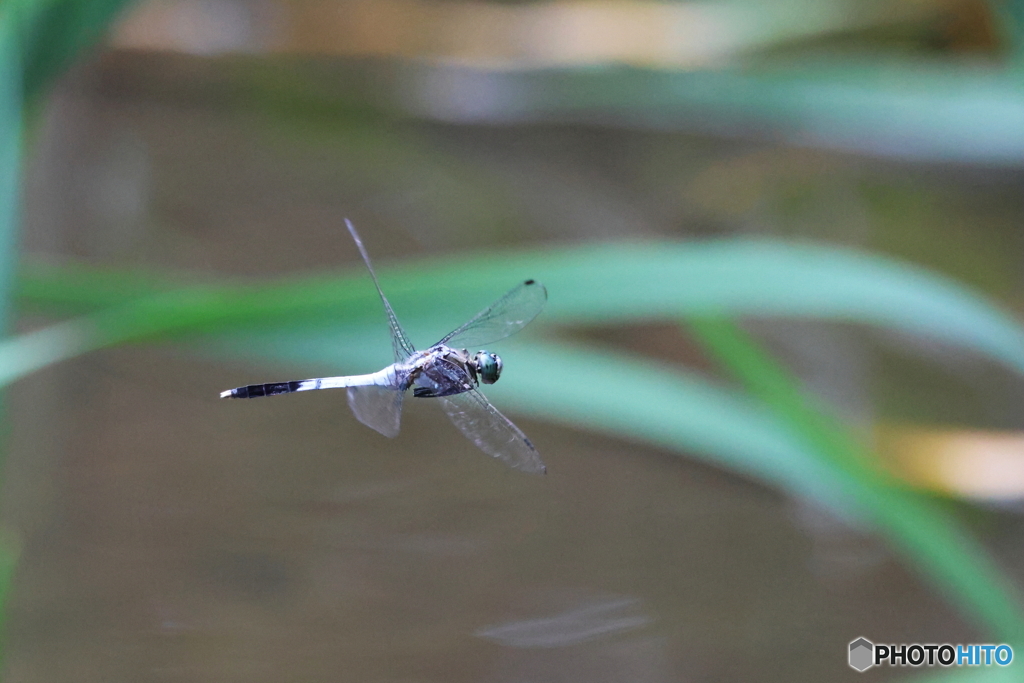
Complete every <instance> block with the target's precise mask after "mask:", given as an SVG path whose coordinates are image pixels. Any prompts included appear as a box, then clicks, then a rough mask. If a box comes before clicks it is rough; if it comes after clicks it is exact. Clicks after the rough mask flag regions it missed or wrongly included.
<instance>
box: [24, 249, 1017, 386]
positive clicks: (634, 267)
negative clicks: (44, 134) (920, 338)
mask: <svg viewBox="0 0 1024 683" xmlns="http://www.w3.org/2000/svg"><path fill="white" fill-rule="evenodd" d="M348 273H349V275H347V276H344V277H330V276H317V277H310V278H303V279H291V280H288V281H283V282H280V283H275V284H270V285H254V286H251V287H244V286H217V285H209V286H195V287H190V288H187V289H182V290H176V293H175V292H169V293H168V294H167V298H166V299H164V300H163V302H162V303H161V304H159V306H157V305H156V304H154V305H153V308H152V315H154V316H155V317H156V318H159V317H160V316H164V315H166V316H170V317H172V318H175V319H178V318H177V316H179V315H180V316H197V315H199V314H200V313H201V314H202V320H201V321H200V320H198V319H195V318H189V319H188V320H186V319H185V318H182V319H181V327H182V328H186V327H187V328H188V329H190V330H193V331H199V332H212V331H217V330H218V329H220V330H223V329H227V328H231V327H242V326H245V325H252V324H259V325H267V324H273V323H275V322H278V323H283V322H291V321H296V320H303V319H304V320H312V321H316V320H329V321H344V322H346V323H350V324H367V325H369V324H373V325H378V324H379V323H380V316H381V313H380V311H379V310H378V308H377V303H376V302H375V301H374V296H375V295H374V293H373V289H372V287H370V286H369V285H368V281H367V279H366V276H365V274H364V272H363V271H362V269H361V268H360V269H351V270H349V271H348ZM381 276H382V282H383V285H384V288H385V290H386V291H387V292H388V297H389V298H390V299H391V301H392V303H393V304H394V307H395V310H396V311H397V312H398V315H399V316H400V317H401V318H402V321H403V323H404V324H405V325H406V326H407V327H408V328H410V331H412V330H413V329H416V330H422V331H423V333H424V334H427V335H428V336H427V337H426V338H418V337H417V341H419V342H420V343H423V342H424V341H426V342H428V343H429V342H432V341H434V340H436V339H438V338H440V337H441V335H442V334H444V333H445V332H447V331H448V330H449V329H452V328H454V327H455V326H457V325H458V324H459V323H461V322H463V321H465V320H466V319H468V318H469V316H471V315H472V314H474V313H476V311H478V310H479V309H480V308H482V307H483V306H484V305H486V304H488V303H490V299H491V298H496V297H497V296H498V295H499V294H501V293H503V292H505V291H506V290H507V289H508V288H509V287H510V286H511V285H512V284H514V283H516V282H518V281H520V280H522V279H523V278H524V277H534V278H537V279H538V280H540V281H541V282H543V283H544V284H545V285H547V287H548V290H549V291H550V292H551V298H550V301H549V303H548V307H547V309H546V310H545V312H544V314H543V315H542V316H541V318H540V319H539V321H538V322H539V324H541V325H543V324H548V323H552V324H557V323H571V324H588V323H597V324H615V323H629V322H635V321H650V320H671V321H675V320H678V319H680V318H681V317H684V316H694V315H730V316H758V317H770V316H784V317H799V318H812V319H819V320H834V321H843V322H858V323H865V324H871V325H879V326H883V327H887V328H891V329H896V330H901V331H905V332H911V333H917V334H924V335H929V336H931V337H934V338H937V339H941V340H945V341H948V342H951V343H955V344H959V345H962V346H964V347H966V348H970V349H974V350H975V351H977V352H979V353H983V354H986V355H988V356H990V357H992V358H994V359H996V360H1000V361H1002V362H1004V363H1006V364H1007V365H1009V366H1011V367H1013V368H1015V369H1016V370H1018V371H1019V372H1022V373H1024V329H1022V328H1021V326H1020V324H1019V323H1018V321H1016V320H1015V319H1014V318H1013V317H1012V316H1010V315H1009V314H1007V313H1006V312H1004V311H1002V310H1000V309H999V308H997V307H995V306H993V305H992V304H991V303H989V302H987V301H986V300H985V299H984V298H982V297H980V296H978V295H976V294H974V293H972V292H971V291H970V290H968V289H966V288H964V287H962V286H959V285H957V284H956V283H954V282H953V281H951V280H949V279H947V278H944V277H941V276H939V275H936V274H934V273H930V272H927V271H925V270H923V269H920V268H916V267H914V266H911V265H909V264H906V263H900V262H898V261H895V260H892V259H887V258H884V257H880V256H873V255H869V254H867V253H864V252H859V251H855V250H848V249H836V248H830V247H825V246H820V245H813V244H793V243H788V242H783V241H778V240H749V239H731V240H716V241H709V242H691V243H687V242H672V241H663V242H651V243H626V244H622V243H616V244H604V245H597V246H587V247H575V248H563V249H552V250H547V251H543V252H540V251H534V252H530V251H520V252H512V253H505V254H483V255H472V256H468V257H462V258H455V259H445V260H443V261H442V260H436V261H427V262H420V263H417V264H412V265H406V266H402V267H396V268H386V269H381ZM165 288H168V289H169V288H170V285H161V284H160V282H159V279H158V278H156V277H154V276H153V275H152V274H135V275H133V274H130V273H126V274H120V275H111V274H110V273H107V272H102V271H96V270H90V269H88V268H84V267H77V268H70V269H67V270H64V269H54V268H51V267H39V266H36V267H28V268H26V269H25V270H24V271H23V274H22V279H21V287H20V294H21V301H22V303H24V304H25V305H29V306H32V307H33V308H35V309H37V310H43V311H50V312H55V311H56V312H62V313H74V312H77V313H84V312H88V311H91V310H95V309H96V308H98V307H103V306H115V305H118V304H122V303H125V302H127V301H128V300H130V299H132V298H137V297H138V296H139V295H140V294H152V293H154V292H160V291H162V290H164V289H165ZM161 307H162V309H161ZM158 309H160V310H158Z"/></svg>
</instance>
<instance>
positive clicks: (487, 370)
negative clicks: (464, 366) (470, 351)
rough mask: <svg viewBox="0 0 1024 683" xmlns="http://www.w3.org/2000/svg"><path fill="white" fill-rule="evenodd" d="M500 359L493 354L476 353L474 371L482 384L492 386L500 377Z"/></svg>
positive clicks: (485, 352)
mask: <svg viewBox="0 0 1024 683" xmlns="http://www.w3.org/2000/svg"><path fill="white" fill-rule="evenodd" d="M501 367H502V363H501V358H500V357H499V356H498V355H497V354H495V353H489V352H487V351H478V352H477V354H476V371H477V374H479V375H480V381H481V382H483V383H484V384H494V383H495V382H497V381H498V378H499V377H501Z"/></svg>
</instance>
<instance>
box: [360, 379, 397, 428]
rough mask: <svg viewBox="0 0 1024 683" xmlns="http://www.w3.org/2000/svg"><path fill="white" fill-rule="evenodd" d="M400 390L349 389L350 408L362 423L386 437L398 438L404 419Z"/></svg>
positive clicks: (383, 388) (371, 386) (372, 387)
mask: <svg viewBox="0 0 1024 683" xmlns="http://www.w3.org/2000/svg"><path fill="white" fill-rule="evenodd" d="M403 394H404V392H402V391H399V390H398V389H393V388H389V387H382V386H377V385H370V386H365V387H349V389H348V407H349V408H351V409H352V414H353V415H355V416H356V419H358V420H359V421H360V422H362V423H363V424H364V425H366V426H367V427H369V428H370V429H374V430H376V431H378V432H380V433H381V434H383V435H384V436H387V437H394V436H398V428H399V426H400V423H401V419H402V396H403Z"/></svg>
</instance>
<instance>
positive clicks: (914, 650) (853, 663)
mask: <svg viewBox="0 0 1024 683" xmlns="http://www.w3.org/2000/svg"><path fill="white" fill-rule="evenodd" d="M1012 661H1013V648H1012V647H1010V646H1009V645H1005V644H1004V645H992V644H984V645H950V644H949V643H943V644H942V645H936V644H935V643H927V644H924V645H922V644H920V643H911V644H909V645H908V644H906V643H902V644H899V645H892V644H889V645H881V644H877V645H876V644H875V643H872V642H871V641H870V640H868V639H867V638H858V639H857V640H854V641H852V642H851V643H850V650H849V662H850V667H851V668H854V669H856V670H857V671H867V670H868V669H870V668H871V667H873V666H881V665H882V664H883V663H887V664H888V665H889V666H935V665H938V666H992V665H998V666H1007V665H1008V664H1009V663H1010V662H1012Z"/></svg>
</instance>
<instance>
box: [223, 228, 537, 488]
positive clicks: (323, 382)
mask: <svg viewBox="0 0 1024 683" xmlns="http://www.w3.org/2000/svg"><path fill="white" fill-rule="evenodd" d="M345 225H346V226H347V227H348V231H349V233H350V234H351V235H352V239H353V240H354V241H355V243H356V247H357V248H358V249H359V253H360V255H361V256H362V257H363V262H364V263H365V264H366V268H367V270H369V271H370V277H371V278H372V279H373V285H374V287H376V288H377V294H378V295H379V296H380V300H381V303H383V304H384V313H385V314H386V316H387V321H388V327H389V329H390V331H391V346H392V350H393V351H394V360H395V362H394V363H392V364H391V365H389V366H387V367H386V368H384V369H383V370H380V371H378V372H374V373H371V374H367V375H346V376H341V377H318V378H314V379H302V380H292V381H288V382H269V383H266V384H250V385H248V386H244V387H238V388H236V389H229V390H227V391H223V392H221V394H220V397H221V398H258V397H260V396H278V395H281V394H291V393H295V392H298V391H315V390H318V389H342V388H344V389H347V390H348V405H349V408H351V409H352V413H353V414H354V415H355V416H356V419H358V420H359V421H360V422H362V423H363V424H364V425H366V426H367V427H370V428H372V429H374V430H376V431H378V432H380V433H381V434H383V435H384V436H387V437H394V436H397V435H398V429H399V425H400V422H401V416H402V402H403V400H404V397H405V395H406V392H407V391H409V390H410V389H412V395H413V397H414V398H431V399H437V401H438V402H439V403H440V404H441V407H442V408H443V409H444V412H445V413H447V414H448V417H449V418H450V419H451V421H452V422H453V423H454V424H455V426H456V427H458V428H459V430H460V431H461V432H462V433H463V434H465V435H466V437H467V438H469V440H470V441H472V442H473V443H474V444H476V445H477V447H478V448H480V450H482V451H483V452H484V453H487V454H488V455H491V456H493V457H495V458H497V459H499V460H501V461H503V462H505V463H506V464H508V465H509V466H511V467H513V468H514V469H517V470H521V471H524V472H529V473H533V474H544V473H545V472H546V471H547V468H546V467H545V466H544V462H543V461H542V460H541V459H540V455H538V453H537V449H536V448H535V447H534V445H533V443H532V442H531V441H530V440H529V439H528V438H527V437H526V435H525V434H523V432H522V430H520V429H519V428H518V427H516V426H515V425H514V424H513V423H512V421H511V420H509V419H508V418H507V417H505V416H504V415H502V414H501V413H500V412H498V409H497V408H495V407H494V406H493V405H491V402H490V401H488V400H487V398H486V397H485V396H484V395H483V394H482V393H481V392H480V385H481V384H494V383H495V382H497V381H498V378H499V377H501V371H502V368H503V367H504V363H503V362H502V360H501V357H500V356H498V355H497V354H495V353H491V352H490V351H486V350H480V351H477V352H476V353H470V351H469V350H468V349H469V348H474V347H475V348H480V347H481V346H484V345H487V344H491V343H492V342H496V341H498V340H501V339H504V338H505V337H508V336H510V335H512V334H515V333H516V332H518V331H519V330H521V329H523V328H524V327H526V325H528V324H529V323H530V322H531V321H532V320H533V319H534V318H536V317H537V315H538V314H539V313H540V312H541V309H542V308H544V304H545V303H546V302H547V298H548V293H547V290H546V289H545V288H544V285H542V284H540V283H539V282H537V281H536V280H525V281H524V282H522V283H520V284H519V285H518V286H516V287H513V288H512V289H511V290H509V291H508V292H507V293H506V294H505V295H504V296H502V297H501V298H500V299H498V300H497V301H495V302H494V303H493V304H491V305H490V306H488V307H487V308H485V309H484V310H482V311H480V312H479V313H477V314H476V315H475V316H473V317H472V318H471V319H470V320H469V322H467V323H466V324H464V325H462V326H461V327H459V328H457V329H455V330H453V331H452V332H449V333H448V334H446V335H445V336H444V337H442V338H441V340H440V341H439V342H437V343H436V344H434V345H433V346H431V347H430V348H428V349H426V350H425V351H417V350H416V348H415V347H414V346H413V345H412V342H410V341H409V336H408V335H407V334H406V333H405V330H403V329H402V326H401V324H400V323H399V322H398V317H397V316H396V315H395V311H394V310H393V309H392V308H391V303H390V302H389V301H388V298H387V297H386V296H384V290H382V289H381V287H380V282H379V281H378V280H377V274H376V273H375V272H374V270H373V265H371V263H370V257H369V255H368V254H367V252H366V247H364V246H363V241H362V239H360V237H359V233H358V232H356V229H355V226H353V225H352V221H350V220H348V219H347V218H346V219H345Z"/></svg>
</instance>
